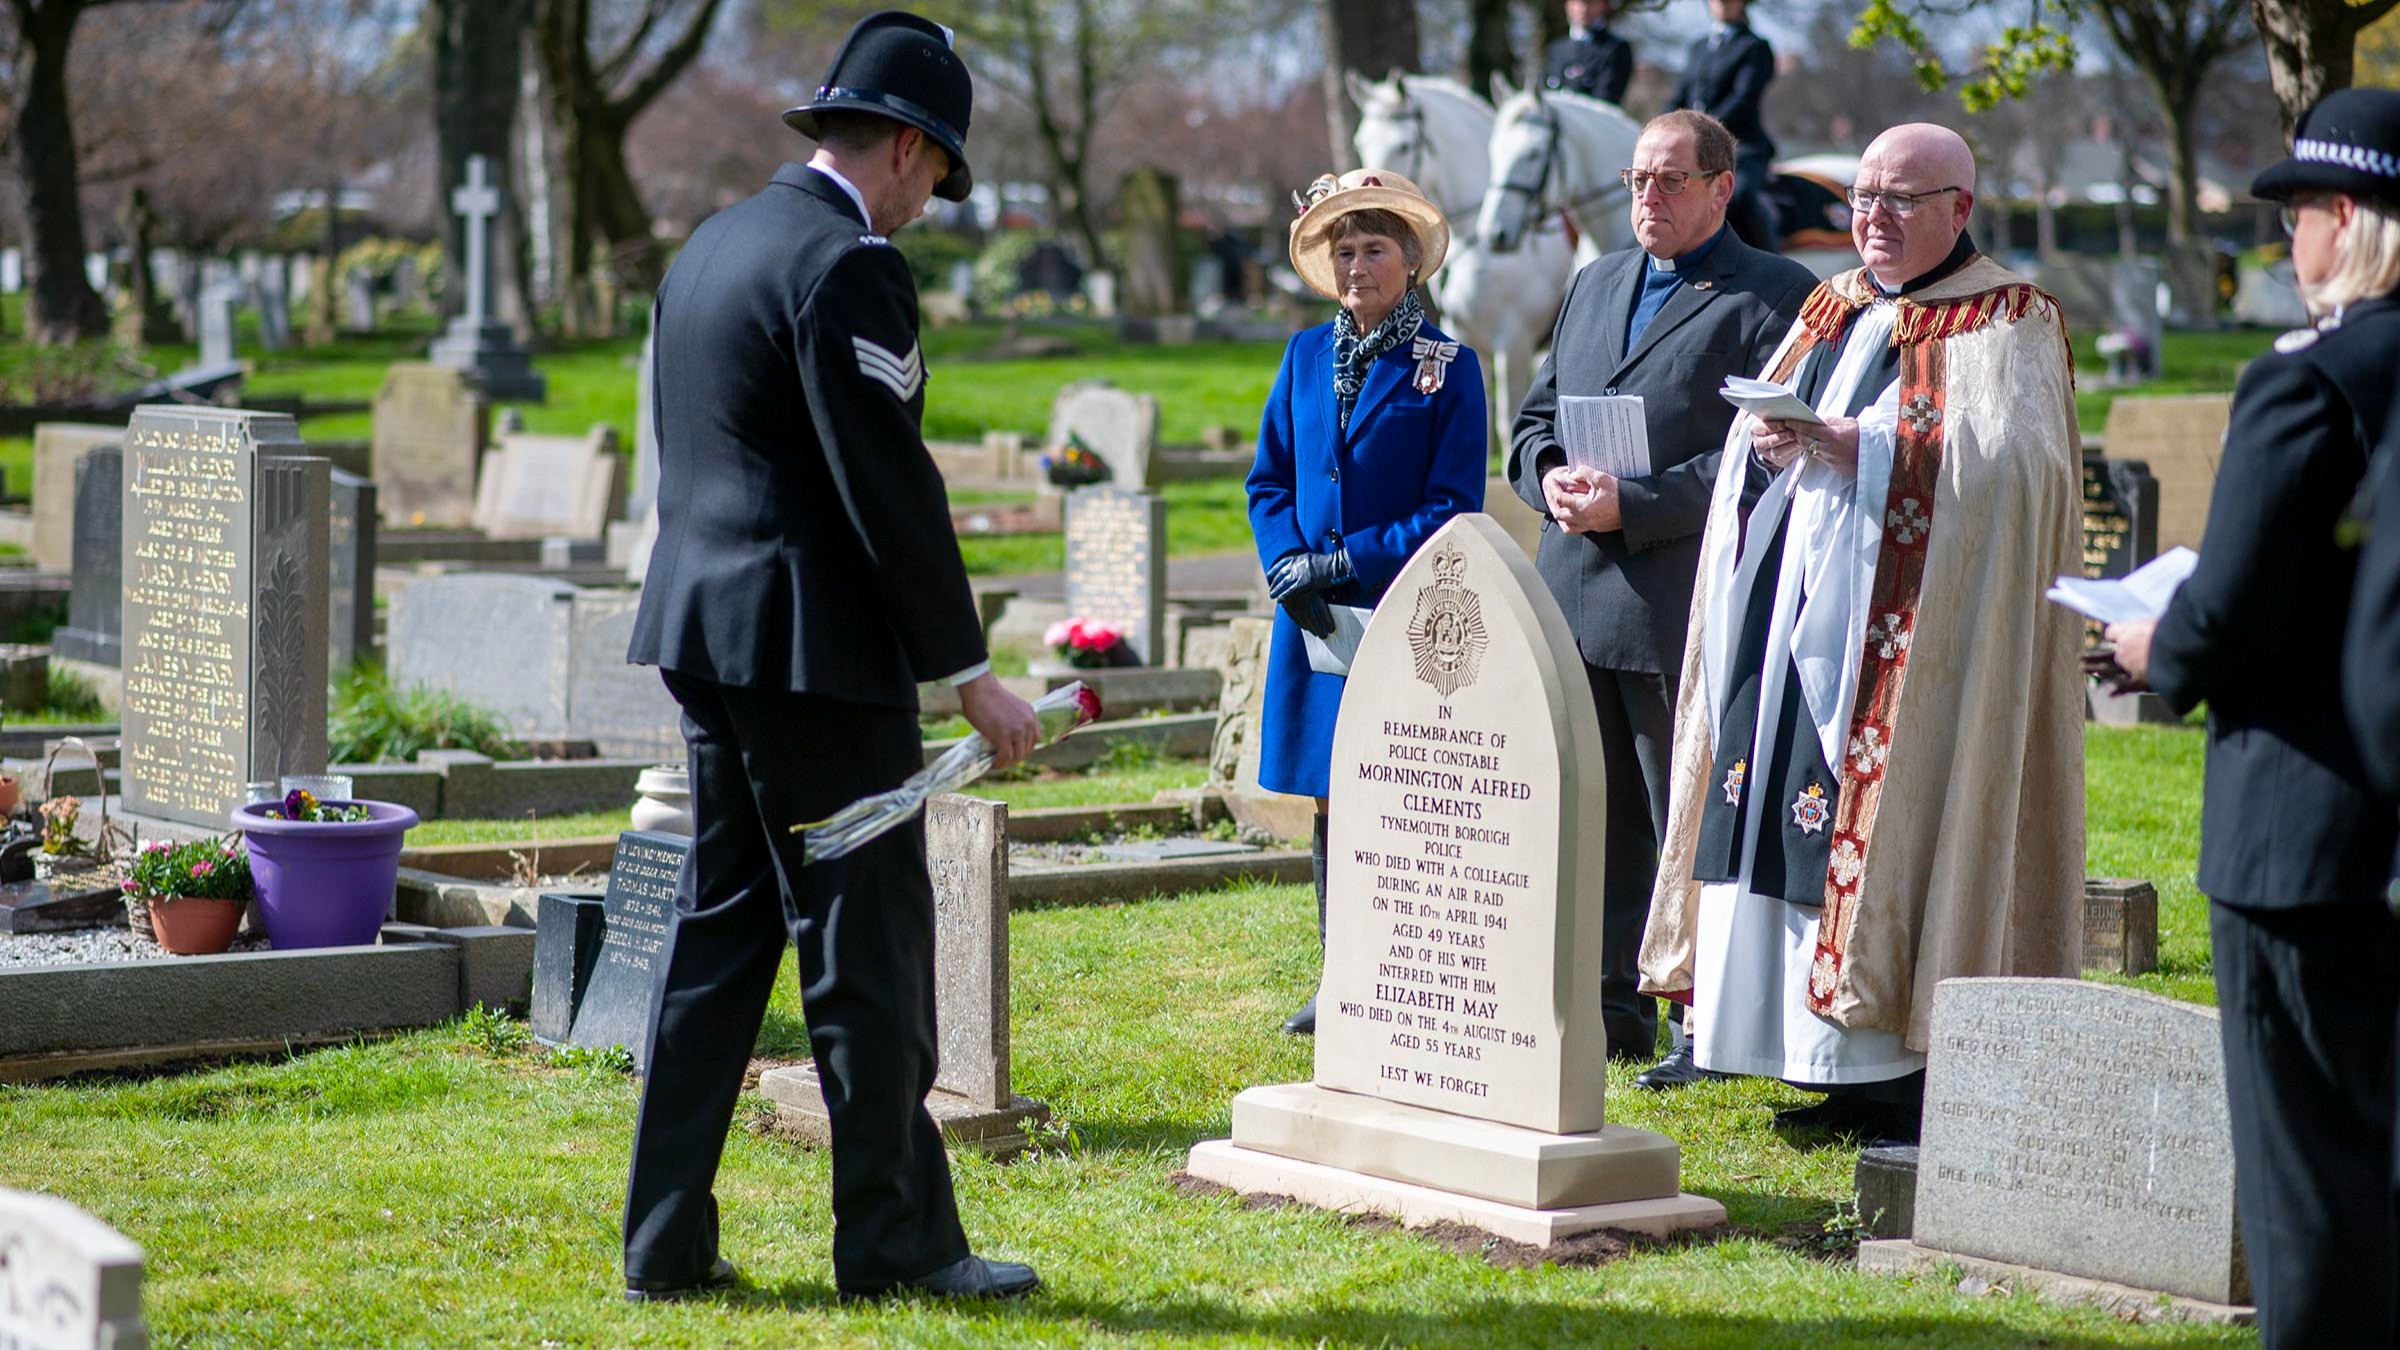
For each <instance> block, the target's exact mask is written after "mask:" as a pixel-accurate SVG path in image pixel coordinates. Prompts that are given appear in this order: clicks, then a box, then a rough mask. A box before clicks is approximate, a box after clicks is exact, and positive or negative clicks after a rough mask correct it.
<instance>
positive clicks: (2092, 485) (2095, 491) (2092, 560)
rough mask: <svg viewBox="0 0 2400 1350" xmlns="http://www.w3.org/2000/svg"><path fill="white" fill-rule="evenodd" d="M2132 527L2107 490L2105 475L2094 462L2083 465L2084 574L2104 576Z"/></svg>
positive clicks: (2106, 477)
mask: <svg viewBox="0 0 2400 1350" xmlns="http://www.w3.org/2000/svg"><path fill="white" fill-rule="evenodd" d="M2132 528H2133V522H2132V521H2130V520H2128V519H2127V518H2126V515H2125V509H2124V508H2123V507H2121V506H2119V505H2118V504H2117V499H2116V497H2115V496H2114V495H2113V494H2112V493H2111V492H2110V491H2109V487H2108V476H2107V474H2106V473H2105V472H2104V470H2103V466H2102V465H2101V464H2100V463H2098V462H2097V461H2094V460H2085V461H2084V464H2083V574H2084V575H2085V576H2087V577H2101V576H2106V575H2107V572H2106V571H2105V570H2104V569H2106V568H2107V566H2108V560H2109V559H2110V558H2111V557H2113V556H2115V555H2116V553H2117V550H2119V549H2121V548H2123V547H2124V546H2125V540H2126V537H2127V535H2128V532H2130V531H2131V530H2132Z"/></svg>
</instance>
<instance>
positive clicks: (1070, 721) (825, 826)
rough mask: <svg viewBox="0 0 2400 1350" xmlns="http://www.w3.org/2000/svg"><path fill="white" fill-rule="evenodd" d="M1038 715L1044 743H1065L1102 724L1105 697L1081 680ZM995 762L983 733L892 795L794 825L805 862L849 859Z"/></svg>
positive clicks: (1047, 700) (1054, 694) (1052, 695)
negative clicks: (1079, 732)
mask: <svg viewBox="0 0 2400 1350" xmlns="http://www.w3.org/2000/svg"><path fill="white" fill-rule="evenodd" d="M1033 714H1034V716H1035V717H1036V718H1038V719H1040V721H1041V724H1042V738H1041V742H1040V743H1041V744H1043V745H1050V744H1052V743H1054V742H1057V741H1062V740H1065V739H1066V737H1067V735H1068V733H1070V732H1072V731H1074V730H1075V729H1076V728H1077V727H1080V726H1082V725H1084V724H1085V723H1087V722H1097V721H1099V720H1100V696H1099V695H1098V694H1095V693H1093V692H1092V691H1091V690H1090V689H1089V688H1088V687H1086V686H1085V685H1084V683H1083V682H1082V681H1080V680H1078V681H1076V682H1075V683H1073V684H1069V685H1063V686H1061V687H1059V688H1057V689H1053V690H1051V691H1050V692H1049V693H1047V694H1044V695H1042V696H1041V697H1040V698H1037V699H1035V700H1034V701H1033ZM992 759H993V755H992V744H991V742H989V741H987V740H985V739H984V738H983V735H982V733H980V732H977V733H974V734H971V735H969V736H968V737H967V738H966V739H965V740H963V741H960V742H959V743H958V744H956V745H954V746H951V747H950V748H949V749H948V750H946V751H944V752H942V757H941V758H940V759H937V760H935V761H934V762H933V763H931V764H928V765H926V766H925V767H924V768H923V769H922V770H920V771H919V772H918V773H917V774H915V775H914V776H913V777H911V778H910V779H909V780H908V781H907V782H905V783H902V784H901V785H900V786H898V787H896V788H893V789H892V790H891V791H889V792H878V793H876V794H875V795H874V796H872V797H861V798H859V799H858V800H857V801H854V802H852V803H850V804H849V805H848V806H845V807H843V808H842V809H841V810H839V811H836V812H834V813H833V814H832V815H830V816H827V817H825V818H824V819H823V820H812V821H809V822H807V823H806V824H801V825H794V826H793V827H792V833H794V834H796V835H799V836H801V850H802V852H801V860H802V862H803V863H820V862H827V861H830V860H832V859H834V858H839V857H843V856H845V855H847V854H849V853H851V852H853V851H854V850H856V849H857V848H858V847H859V846H860V845H862V844H865V843H866V842H867V841H869V840H871V839H874V838H876V837H877V836H879V835H881V834H882V833H883V832H884V831H886V830H889V829H891V828H892V827H893V826H896V825H900V824H902V823H904V822H907V821H910V820H913V819H915V818H916V814H917V812H919V811H921V810H923V809H924V807H925V800H926V799H927V798H928V797H932V796H934V795H935V794H937V793H942V792H952V791H956V790H957V789H959V788H962V787H965V786H966V785H967V784H969V783H972V782H974V781H975V780H976V779H978V778H981V777H983V775H984V774H985V773H987V772H989V771H990V769H991V767H992Z"/></svg>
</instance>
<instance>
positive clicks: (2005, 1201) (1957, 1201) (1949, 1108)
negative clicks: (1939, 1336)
mask: <svg viewBox="0 0 2400 1350" xmlns="http://www.w3.org/2000/svg"><path fill="white" fill-rule="evenodd" d="M1933 997H1934V1003H1933V1031H1932V1051H1931V1056H1930V1059H1929V1061H1928V1063H1927V1066H1926V1076H1925V1135H1924V1140H1923V1144H1922V1151H1921V1156H1920V1162H1919V1167H1918V1173H1917V1188H1916V1215H1915V1234H1914V1237H1913V1239H1912V1240H1911V1241H1909V1242H1890V1243H1885V1242H1877V1243H1868V1244H1864V1245H1862V1247H1861V1249H1860V1262H1859V1263H1860V1267H1861V1268H1862V1269H1897V1268H1902V1267H1904V1266H1907V1265H1911V1264H1914V1265H1917V1266H1919V1267H1920V1268H1921V1266H1922V1265H1923V1264H1929V1263H1931V1262H1934V1261H1938V1260H1940V1259H1942V1258H1943V1257H1944V1256H1945V1255H1951V1256H1955V1257H1970V1258H1978V1259H1982V1260H1988V1261H1995V1262H2002V1263H2006V1264H2007V1265H2009V1266H2012V1267H2023V1268H2026V1269H2027V1270H2028V1271H2029V1272H2031V1274H2030V1275H2029V1279H2031V1280H2035V1281H2038V1279H2039V1276H2040V1273H2041V1272H2051V1273H2055V1274H2058V1275H2064V1276H2070V1277H2075V1278H2078V1279H2082V1280H2093V1281H2105V1282H2107V1283H2110V1284H2114V1285H2121V1286H2127V1287H2129V1288H2131V1289H2135V1290H2147V1291H2157V1292H2160V1293H2165V1294H2169V1295H2172V1296H2175V1297H2178V1298H2184V1299H2196V1300H2200V1301H2201V1302H2203V1303H2207V1304H2214V1305H2228V1304H2239V1303H2245V1302H2247V1301H2248V1300H2249V1297H2250V1281H2249V1274H2248V1269H2247V1266H2246V1264H2245V1262H2244V1260H2243V1256H2242V1251H2241V1239H2240V1228H2239V1226H2238V1224H2237V1223H2236V1221H2235V1215H2234V1185H2233V1132H2232V1126H2231V1123H2230V1118H2229V1114H2228V1107H2227V1103H2226V1096H2225V1060H2224V1051H2223V1048H2222V1045H2221V1044H2220V1041H2219V1037H2218V1026H2217V1010H2216V1009H2214V1008H2208V1007H2202V1006H2200V1005H2198V1004H2191V1003H2183V1002H2179V1001H2176V1000H2174V999H2168V998H2161V997H2160V996H2158V995H2156V994H2149V993H2144V992H2142V991H2140V990H2134V989H2124V988H2120V987H2117V986H2114V985H2104V984H2092V983H2086V982H2084V981H2080V980H2053V979H2018V978H1985V979H1954V980H1945V981H1943V982H1942V984H1941V985H1940V986H1939V987H1938V988H1936V989H1935V991H1934V996H1933ZM2066 1083H2071V1084H2072V1087H2071V1088H2068V1087H2063V1086H2062V1084H2066Z"/></svg>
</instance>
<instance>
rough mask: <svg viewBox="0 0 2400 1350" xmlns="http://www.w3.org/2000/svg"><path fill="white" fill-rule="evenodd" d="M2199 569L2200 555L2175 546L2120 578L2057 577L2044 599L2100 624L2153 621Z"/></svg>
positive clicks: (2162, 612) (2165, 610)
mask: <svg viewBox="0 0 2400 1350" xmlns="http://www.w3.org/2000/svg"><path fill="white" fill-rule="evenodd" d="M2199 565H2200V555H2199V554H2197V553H2194V552H2192V551H2191V550H2190V549H2188V548H2185V547H2183V546H2182V545H2181V544H2178V545H2176V546H2175V547H2173V548H2171V549H2168V550H2167V551H2166V552H2164V553H2161V554H2159V555H2158V556H2157V557H2155V558H2152V559H2151V560H2150V561H2148V562H2146V563H2143V564H2142V565H2141V566H2139V567H2137V568H2135V569H2133V570H2132V571H2130V572H2128V573H2126V574H2125V575H2124V576H2121V577H2111V578H2100V577H2060V578H2059V579H2058V580H2057V581H2056V582H2055V583H2053V584H2052V585H2051V587H2050V590H2049V593H2048V598H2049V599H2051V600H2053V601H2056V602H2057V603H2059V604H2062V605H2065V606H2066V607H2067V608H2069V609H2071V610H2074V611H2075V612H2076V613H2078V614H2081V615H2082V616H2084V617H2085V618H2087V619H2098V620H2099V621H2100V622H2102V623H2134V622H2137V621H2139V620H2142V619H2155V618H2157V617H2158V616H2159V615H2161V614H2164V613H2166V612H2167V602H2168V601H2169V600H2172V599H2174V598H2175V588H2176V587H2178V586H2180V585H2182V584H2183V580H2184V578H2185V577H2188V576H2190V575H2191V574H2192V569H2193V568H2195V567H2198V566H2199Z"/></svg>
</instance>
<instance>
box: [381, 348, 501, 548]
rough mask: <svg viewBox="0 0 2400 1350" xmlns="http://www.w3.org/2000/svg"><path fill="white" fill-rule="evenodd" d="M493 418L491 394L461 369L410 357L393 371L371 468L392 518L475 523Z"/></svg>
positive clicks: (398, 522) (449, 525)
mask: <svg viewBox="0 0 2400 1350" xmlns="http://www.w3.org/2000/svg"><path fill="white" fill-rule="evenodd" d="M488 425H489V418H488V415H487V407H486V404H485V402H484V398H483V395H482V394H480V393H477V392H476V391H475V387H474V386H473V385H472V384H471V383H469V382H468V380H467V378H466V376H464V375H462V374H460V373H459V372H458V371H455V370H452V369H451V368H449V367H448V366H435V365H425V364H422V363H417V362H407V361H403V362H399V363H397V364H395V365H393V366H392V367H391V369H390V370H388V371H386V372H385V373H384V377H383V388H382V390H381V391H380V392H378V393H377V394H376V395H375V429H374V442H373V447H372V450H371V452H370V454H371V459H370V464H371V468H370V470H369V473H368V476H369V477H371V478H373V479H374V480H375V490H376V495H377V497H379V498H380V499H381V508H382V511H383V518H384V520H385V521H386V522H388V523H390V524H391V525H393V526H395V527H399V528H403V529H405V528H409V527H413V526H427V527H433V528H440V529H456V528H460V527H463V526H465V525H467V524H469V523H471V522H472V521H473V520H474V518H475V474H476V471H477V470H478V469H479V468H480V467H481V466H482V464H483V447H484V436H485V429H486V427H487V426H488Z"/></svg>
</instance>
